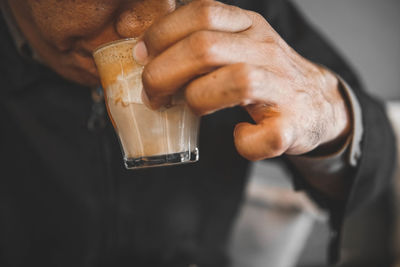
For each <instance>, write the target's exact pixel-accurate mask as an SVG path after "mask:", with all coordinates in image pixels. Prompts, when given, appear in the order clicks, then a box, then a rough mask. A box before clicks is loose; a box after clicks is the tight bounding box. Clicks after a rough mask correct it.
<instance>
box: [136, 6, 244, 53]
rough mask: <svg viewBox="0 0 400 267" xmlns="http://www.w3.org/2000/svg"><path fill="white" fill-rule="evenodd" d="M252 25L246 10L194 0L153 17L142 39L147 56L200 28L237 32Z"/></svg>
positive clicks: (158, 51)
mask: <svg viewBox="0 0 400 267" xmlns="http://www.w3.org/2000/svg"><path fill="white" fill-rule="evenodd" d="M251 25H252V19H251V18H250V16H248V15H247V13H246V12H245V11H244V10H242V9H240V8H238V7H235V6H230V5H226V4H223V3H220V2H217V1H210V0H195V1H193V2H191V3H189V4H187V5H184V6H182V7H180V8H178V9H177V10H175V11H174V12H172V13H170V14H168V15H166V16H165V17H163V18H161V19H160V20H158V21H156V22H155V23H154V24H153V25H152V26H150V28H149V29H148V30H147V31H146V33H145V34H144V37H143V40H144V42H145V44H146V48H147V50H148V53H149V55H150V57H152V56H155V55H157V54H158V53H160V52H161V51H163V50H165V49H166V48H168V47H170V46H171V45H173V44H174V43H176V42H178V41H179V40H181V39H183V38H185V37H186V36H188V35H190V34H192V33H194V32H196V31H201V30H212V31H223V32H232V33H234V32H241V31H244V30H246V29H248V28H249V27H250V26H251Z"/></svg>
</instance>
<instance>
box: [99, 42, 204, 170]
mask: <svg viewBox="0 0 400 267" xmlns="http://www.w3.org/2000/svg"><path fill="white" fill-rule="evenodd" d="M136 43H137V39H134V38H130V39H124V40H118V41H115V42H112V43H108V44H105V45H102V46H101V47H99V48H97V49H96V50H95V51H94V52H93V56H94V59H95V62H96V65H97V69H98V72H99V74H100V79H101V83H102V86H103V89H104V96H105V100H106V105H107V110H108V114H109V117H110V118H111V121H112V123H113V125H114V128H115V130H116V132H117V134H118V137H119V141H120V144H121V148H122V152H123V156H124V163H125V166H126V168H127V169H134V168H145V167H155V166H166V165H173V164H181V163H188V162H195V161H197V160H198V158H199V150H198V128H199V121H200V119H199V117H197V116H195V115H194V114H193V113H192V112H191V110H190V109H189V107H188V106H187V104H186V103H185V101H184V99H183V97H174V99H173V101H172V104H171V106H170V107H168V108H162V109H160V110H151V109H149V108H148V107H147V106H145V105H144V103H143V101H142V90H143V85H142V71H143V66H142V65H140V64H138V63H137V62H135V60H134V58H133V47H134V45H135V44H136Z"/></svg>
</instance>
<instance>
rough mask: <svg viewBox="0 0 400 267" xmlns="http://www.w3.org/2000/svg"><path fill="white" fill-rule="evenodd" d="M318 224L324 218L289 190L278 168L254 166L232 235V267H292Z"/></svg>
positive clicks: (315, 208)
mask: <svg viewBox="0 0 400 267" xmlns="http://www.w3.org/2000/svg"><path fill="white" fill-rule="evenodd" d="M321 220H326V217H325V215H324V214H323V213H322V212H321V211H319V210H318V209H317V207H316V206H315V205H314V204H313V203H312V202H311V201H310V200H309V199H308V198H307V197H306V195H305V194H304V193H300V192H294V191H293V189H291V186H290V183H289V181H288V178H287V177H286V176H285V174H284V172H283V171H281V170H280V167H279V165H274V164H270V163H265V162H264V163H260V164H258V165H256V166H255V168H254V169H253V175H252V178H251V180H250V182H249V184H248V186H247V190H246V199H245V201H244V204H243V206H242V210H241V213H240V216H239V217H238V220H237V221H236V224H235V227H234V231H233V235H232V240H231V247H230V254H231V258H232V263H233V264H232V266H233V267H264V266H274V267H294V266H296V265H297V263H298V260H299V258H300V255H301V253H302V251H303V249H304V247H305V246H306V243H307V240H308V238H309V235H310V233H311V231H312V229H313V227H314V224H315V223H316V222H318V221H321Z"/></svg>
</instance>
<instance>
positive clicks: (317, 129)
mask: <svg viewBox="0 0 400 267" xmlns="http://www.w3.org/2000/svg"><path fill="white" fill-rule="evenodd" d="M9 4H10V6H11V9H12V11H13V14H14V16H15V18H16V21H17V23H18V24H19V26H20V28H21V30H22V31H23V33H24V34H25V36H26V38H27V39H28V40H29V42H30V44H31V45H32V47H33V48H34V49H35V51H36V52H37V53H38V54H39V55H40V57H41V58H42V60H43V62H44V63H45V64H47V65H48V66H49V67H50V68H52V69H54V70H55V71H56V72H57V73H59V74H60V75H61V76H63V77H65V78H66V79H68V80H72V81H74V82H77V83H80V84H82V85H86V86H90V87H93V86H97V85H98V83H99V79H98V74H97V71H96V68H95V65H94V62H93V59H92V57H91V53H92V51H93V50H94V49H95V48H96V47H97V46H99V45H101V44H104V43H107V42H110V41H113V40H117V39H121V38H126V37H138V36H142V40H143V41H142V42H140V43H139V44H138V45H137V46H136V48H135V49H134V51H135V52H134V56H135V58H136V59H137V60H138V61H140V62H142V63H143V64H146V66H145V69H144V73H143V83H144V87H145V91H146V95H147V98H148V100H149V104H150V106H152V107H153V108H158V107H160V106H162V105H164V104H166V103H168V101H169V98H170V96H171V95H173V94H175V93H176V92H177V91H179V90H185V96H186V100H187V102H188V104H189V105H190V106H191V108H192V109H193V111H194V112H196V113H197V114H199V115H205V114H210V113H213V112H215V111H217V110H220V109H224V108H228V107H232V106H237V105H239V106H242V107H243V108H244V109H246V111H247V112H248V113H249V114H250V115H251V117H252V118H253V119H254V121H255V124H250V123H240V124H238V125H237V126H236V128H235V131H234V133H233V134H234V137H235V145H236V148H237V150H238V152H239V153H240V154H241V155H242V156H243V157H245V158H247V159H249V160H253V161H256V160H261V159H266V158H272V157H276V156H280V155H282V154H287V155H302V154H305V153H308V152H311V151H316V150H318V151H319V153H322V154H323V153H324V152H326V148H328V147H330V148H332V147H334V148H335V147H337V148H339V147H340V146H341V145H342V143H343V141H344V140H346V138H347V137H348V135H349V134H350V120H349V112H348V109H347V107H346V104H345V101H344V99H343V97H342V95H341V93H340V91H339V89H338V79H337V78H336V77H335V75H333V74H332V73H331V72H330V71H329V70H327V69H324V68H323V67H321V66H318V65H316V64H314V63H312V62H310V61H308V60H306V59H305V58H303V57H301V56H300V55H299V54H297V53H296V52H295V51H294V50H293V49H292V48H291V47H289V46H288V45H287V44H286V42H285V41H284V40H283V39H282V38H281V37H280V36H279V35H278V34H277V33H276V32H275V31H274V29H273V28H272V27H271V26H270V25H269V24H268V22H267V21H266V20H265V19H264V18H263V17H262V16H260V15H259V14H257V13H254V12H251V11H247V10H243V9H240V8H237V7H233V6H229V5H225V4H222V3H219V2H216V1H211V0H195V1H193V2H192V3H189V4H188V5H185V6H183V7H180V8H178V9H177V6H176V2H175V1H174V0H75V1H73V0H62V1H60V0H13V1H10V0H9ZM182 22H185V23H182ZM178 63H179V64H178ZM171 65H173V66H174V68H171V67H170V66H171ZM184 86H185V88H183V87H184ZM344 179H345V178H344V177H343V178H339V179H336V180H334V181H321V180H319V181H312V180H310V181H309V182H310V183H311V184H312V185H314V186H315V187H316V188H318V189H319V190H320V191H322V192H324V193H326V194H327V195H329V196H331V197H332V198H335V199H342V198H344V196H345V194H346V190H347V188H346V186H345V184H347V183H346V182H345V181H344Z"/></svg>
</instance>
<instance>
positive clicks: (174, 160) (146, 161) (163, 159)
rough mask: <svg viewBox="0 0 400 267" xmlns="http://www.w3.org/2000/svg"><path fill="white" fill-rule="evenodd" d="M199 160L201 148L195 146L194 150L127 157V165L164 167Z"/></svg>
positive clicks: (130, 167)
mask: <svg viewBox="0 0 400 267" xmlns="http://www.w3.org/2000/svg"><path fill="white" fill-rule="evenodd" d="M198 160H199V150H198V149H197V148H195V149H194V150H192V151H185V152H180V153H173V154H166V155H157V156H151V157H140V158H125V159H124V162H125V167H126V168H127V169H128V170H132V169H144V168H150V167H163V166H171V165H179V164H184V163H191V162H196V161H198Z"/></svg>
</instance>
